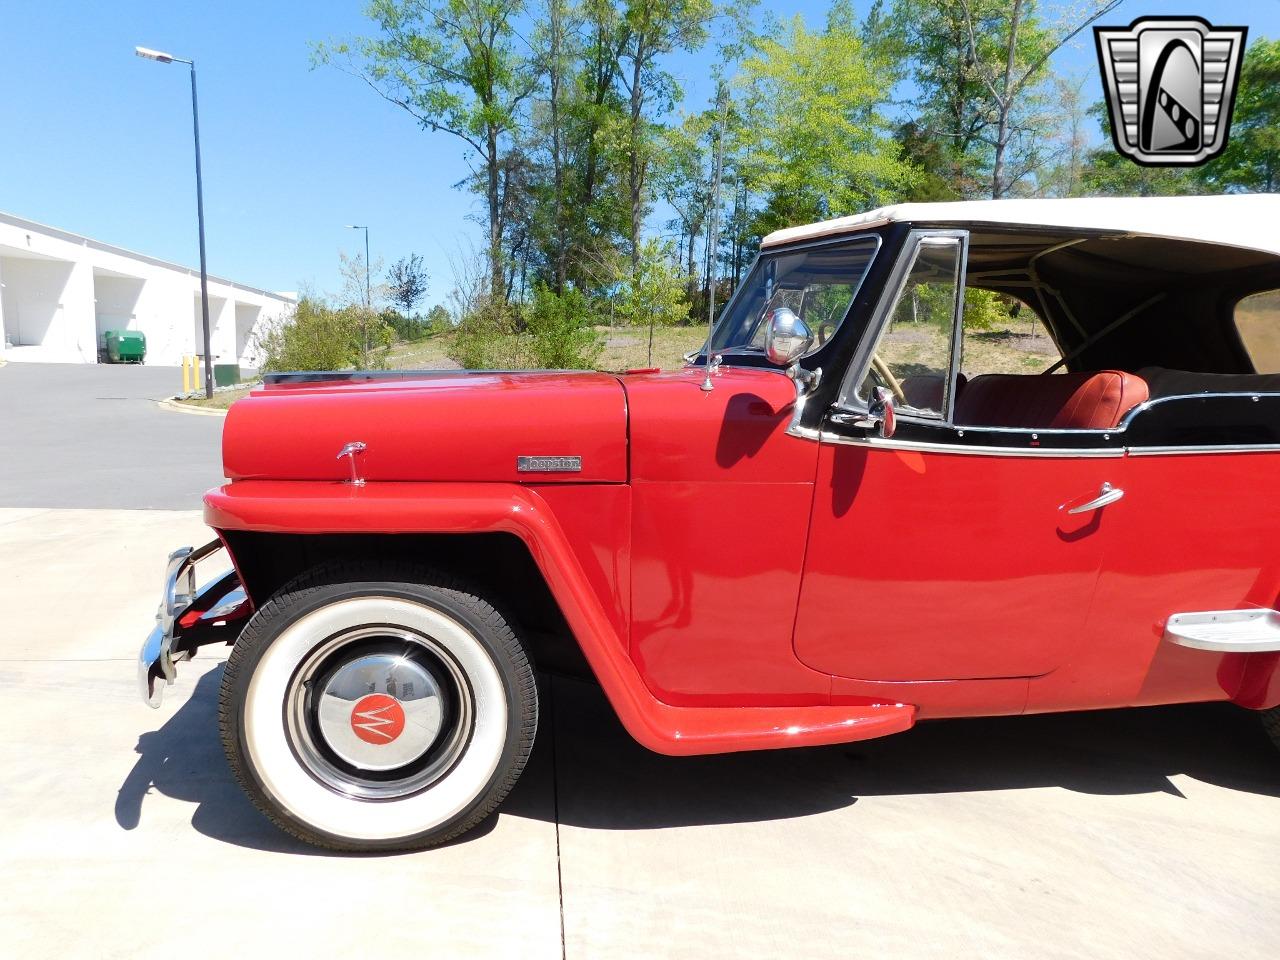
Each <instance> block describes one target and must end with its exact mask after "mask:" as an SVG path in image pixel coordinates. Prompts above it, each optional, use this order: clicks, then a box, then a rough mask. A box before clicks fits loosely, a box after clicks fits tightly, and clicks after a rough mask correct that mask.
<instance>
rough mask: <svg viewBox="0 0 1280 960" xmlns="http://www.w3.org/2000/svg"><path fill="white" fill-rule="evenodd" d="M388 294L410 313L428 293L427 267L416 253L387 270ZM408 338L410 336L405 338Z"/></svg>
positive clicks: (397, 304) (404, 310)
mask: <svg viewBox="0 0 1280 960" xmlns="http://www.w3.org/2000/svg"><path fill="white" fill-rule="evenodd" d="M386 286H387V296H388V297H389V298H390V300H391V302H392V303H394V304H395V305H396V306H397V307H399V308H400V310H401V312H402V313H404V314H406V315H408V314H411V313H413V308H414V307H416V306H417V305H418V301H419V300H421V299H422V298H423V297H425V296H426V295H427V268H426V267H424V266H423V265H422V258H421V257H420V256H418V255H417V254H416V253H411V254H409V255H408V256H407V257H401V258H400V259H399V260H397V261H396V262H395V263H393V264H392V265H391V269H390V270H388V271H387V284H386ZM405 339H408V338H405Z"/></svg>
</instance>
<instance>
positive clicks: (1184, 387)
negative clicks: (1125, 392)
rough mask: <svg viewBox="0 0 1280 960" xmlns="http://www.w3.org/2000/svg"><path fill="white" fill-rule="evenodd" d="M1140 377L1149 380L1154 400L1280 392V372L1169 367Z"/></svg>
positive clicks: (1150, 369)
mask: <svg viewBox="0 0 1280 960" xmlns="http://www.w3.org/2000/svg"><path fill="white" fill-rule="evenodd" d="M1138 376H1140V377H1142V379H1143V380H1145V381H1147V387H1148V389H1150V391H1151V396H1153V397H1177V396H1183V395H1186V394H1193V393H1280V373H1196V372H1194V371H1192V370H1170V369H1169V368H1168V367H1143V368H1142V369H1141V370H1139V371H1138Z"/></svg>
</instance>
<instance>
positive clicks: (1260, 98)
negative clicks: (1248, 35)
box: [1201, 37, 1280, 193]
mask: <svg viewBox="0 0 1280 960" xmlns="http://www.w3.org/2000/svg"><path fill="white" fill-rule="evenodd" d="M1201 170H1202V173H1201V178H1202V180H1203V182H1204V183H1205V185H1206V186H1208V187H1210V188H1215V189H1218V190H1222V189H1227V190H1261V191H1265V192H1268V193H1270V192H1273V191H1275V190H1277V189H1280V40H1268V39H1266V38H1265V37H1262V38H1259V39H1257V40H1255V41H1254V42H1253V43H1252V44H1251V45H1250V46H1249V49H1248V51H1247V52H1246V53H1245V57H1244V65H1243V67H1242V68H1241V71H1240V89H1239V92H1238V93H1237V94H1236V106H1235V117H1234V119H1233V120H1232V122H1231V135H1230V139H1229V140H1228V141H1227V148H1226V150H1224V151H1223V152H1222V155H1221V156H1220V157H1218V158H1217V159H1216V160H1212V161H1210V162H1209V163H1208V164H1206V165H1205V166H1204V167H1202V168H1201Z"/></svg>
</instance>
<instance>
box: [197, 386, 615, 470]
mask: <svg viewBox="0 0 1280 960" xmlns="http://www.w3.org/2000/svg"><path fill="white" fill-rule="evenodd" d="M269 381H270V382H268V383H267V385H266V386H264V387H262V388H260V389H258V390H255V391H253V393H251V394H250V395H249V396H248V397H245V398H244V399H242V400H240V401H238V402H236V403H235V404H233V405H232V407H231V410H230V411H229V412H228V414H227V420H226V426H225V428H224V429H223V434H222V462H223V470H224V472H225V474H226V476H227V477H228V478H230V479H232V480H248V479H275V480H343V479H348V478H350V476H351V466H350V463H349V462H348V459H347V458H342V459H339V453H340V451H342V449H343V448H344V447H346V445H347V444H350V443H357V442H358V443H363V444H364V449H363V451H362V452H360V453H357V454H355V455H354V456H355V458H356V460H357V464H356V467H357V469H358V471H359V475H360V477H361V478H362V479H365V480H371V481H372V480H401V481H403V480H440V481H494V482H496V481H509V482H524V483H555V482H577V483H582V482H617V483H621V482H625V481H626V480H627V402H626V395H625V393H624V392H623V389H622V385H621V383H620V382H619V380H618V378H617V377H615V376H611V375H609V374H601V373H560V372H556V373H543V372H529V373H491V372H477V373H466V372H461V371H459V372H452V371H451V372H448V373H440V374H414V375H410V376H404V375H394V374H393V375H386V376H384V375H378V374H373V375H362V374H352V375H320V376H319V377H318V378H316V377H313V378H310V379H308V378H307V377H305V376H304V375H297V376H296V377H295V376H294V375H289V376H286V377H283V378H269ZM521 457H533V458H549V459H539V460H535V461H534V462H533V463H532V464H526V469H524V470H522V469H519V467H518V466H517V458H521ZM560 458H579V460H580V462H581V469H580V470H572V469H571V467H572V460H568V459H560ZM530 466H532V467H533V468H534V469H532V470H530V469H528V467H530Z"/></svg>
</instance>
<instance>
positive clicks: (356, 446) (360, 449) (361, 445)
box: [334, 440, 367, 487]
mask: <svg viewBox="0 0 1280 960" xmlns="http://www.w3.org/2000/svg"><path fill="white" fill-rule="evenodd" d="M366 447H367V444H366V443H365V442H364V441H363V440H352V441H351V442H350V443H348V444H347V445H346V446H345V447H343V448H342V449H341V450H339V451H338V455H337V456H336V457H334V459H335V460H341V459H342V458H343V457H349V458H350V462H351V479H350V480H347V481H345V482H346V483H353V484H355V485H356V486H357V487H363V486H364V477H362V476H360V471H359V469H358V468H357V466H356V455H357V454H360V453H364V451H365V449H366Z"/></svg>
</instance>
